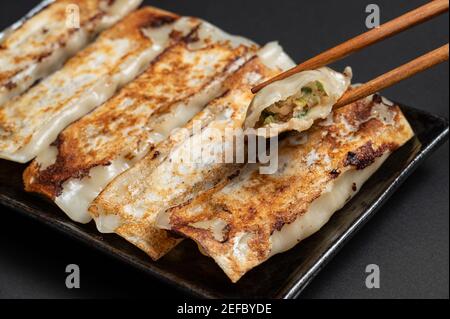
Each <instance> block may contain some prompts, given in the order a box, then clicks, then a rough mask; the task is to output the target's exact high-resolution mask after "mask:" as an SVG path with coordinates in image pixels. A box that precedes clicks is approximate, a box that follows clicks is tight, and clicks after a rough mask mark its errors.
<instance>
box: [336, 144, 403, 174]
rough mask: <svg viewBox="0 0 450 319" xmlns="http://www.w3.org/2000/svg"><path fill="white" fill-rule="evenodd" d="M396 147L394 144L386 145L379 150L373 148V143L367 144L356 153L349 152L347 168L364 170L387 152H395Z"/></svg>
mask: <svg viewBox="0 0 450 319" xmlns="http://www.w3.org/2000/svg"><path fill="white" fill-rule="evenodd" d="M395 148H396V146H395V145H393V144H384V145H382V146H381V147H380V148H378V149H377V150H375V149H374V148H373V144H372V142H371V141H369V142H367V143H366V144H364V145H363V146H361V147H360V148H358V149H357V150H356V151H354V152H348V153H347V158H346V159H345V161H344V165H345V166H349V165H351V166H355V167H356V169H358V170H362V169H365V168H366V167H368V166H370V165H372V164H373V163H374V162H375V160H376V159H377V158H378V157H381V156H382V155H383V154H384V152H385V151H386V150H393V149H395Z"/></svg>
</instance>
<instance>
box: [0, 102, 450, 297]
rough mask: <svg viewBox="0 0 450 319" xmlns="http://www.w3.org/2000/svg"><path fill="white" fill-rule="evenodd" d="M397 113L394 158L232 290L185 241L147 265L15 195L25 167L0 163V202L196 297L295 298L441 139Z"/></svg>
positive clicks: (120, 244)
mask: <svg viewBox="0 0 450 319" xmlns="http://www.w3.org/2000/svg"><path fill="white" fill-rule="evenodd" d="M402 110H403V112H404V113H405V115H406V117H407V118H408V120H409V122H410V123H411V126H412V127H413V129H414V132H415V133H416V136H415V137H414V138H413V139H412V140H411V141H410V142H408V143H407V144H406V145H405V146H403V147H402V148H401V149H399V150H398V151H397V152H395V153H394V154H393V155H392V156H391V157H390V158H389V159H388V160H387V161H386V162H385V163H384V165H383V167H382V168H381V169H380V170H378V172H377V173H376V174H375V175H373V176H372V177H371V178H370V180H369V181H368V182H367V183H366V184H365V185H364V187H363V188H362V189H361V191H360V192H359V194H358V195H357V196H356V197H355V198H353V200H352V201H350V202H349V203H348V204H347V205H346V206H345V207H344V208H343V209H342V210H340V211H339V212H337V213H336V214H335V215H334V216H333V218H332V219H331V220H330V222H329V223H328V224H327V225H325V227H323V228H322V229H321V230H320V231H319V232H318V233H316V234H315V235H313V236H312V237H310V238H308V239H307V240H305V241H304V242H302V243H301V244H299V245H297V247H295V248H294V249H292V250H290V251H288V252H286V253H284V254H281V255H277V256H275V257H273V258H271V259H270V260H269V261H267V262H266V263H264V264H263V265H261V266H259V267H257V268H255V269H253V270H252V271H250V272H249V273H248V274H247V275H245V276H244V277H243V278H242V279H241V280H240V281H239V282H238V283H237V284H232V283H231V282H230V281H229V280H228V278H227V277H226V276H225V274H224V273H223V272H222V271H221V270H220V268H219V267H218V266H217V265H216V264H215V263H214V261H213V260H212V259H210V258H208V257H205V256H203V255H201V254H200V253H199V251H198V249H197V247H196V246H195V244H194V243H193V242H191V241H187V240H186V241H184V242H183V243H182V244H180V245H179V246H178V247H176V248H175V249H174V250H173V251H172V252H170V253H169V254H168V255H167V256H165V257H164V258H162V259H161V260H159V261H158V262H153V261H152V260H151V259H150V258H149V257H148V256H147V255H145V254H144V253H143V252H141V251H140V250H138V249H137V248H135V247H134V246H132V245H131V244H129V243H127V242H126V241H125V240H123V239H121V238H119V237H118V236H116V235H102V234H100V233H98V232H97V231H96V229H95V226H94V225H93V223H91V224H89V225H80V224H77V223H75V222H72V221H71V220H69V218H67V217H66V216H65V215H64V214H63V213H62V212H61V211H60V210H59V209H58V208H57V207H56V206H55V205H54V204H53V203H50V202H49V201H46V200H44V199H42V198H40V197H39V196H36V195H33V194H29V193H26V192H25V191H24V190H23V184H22V172H23V170H24V169H25V165H20V164H16V163H12V162H7V161H1V160H0V203H1V204H3V205H5V206H8V207H10V208H13V209H14V210H16V211H17V212H19V213H22V214H25V215H27V216H30V217H33V218H35V219H37V220H39V221H41V222H43V223H44V224H47V225H49V226H51V227H53V228H55V229H57V230H59V231H61V232H63V233H65V234H68V235H70V236H72V237H75V238H77V239H79V240H81V241H83V242H85V243H86V244H88V245H89V246H92V247H94V248H96V249H98V250H100V251H103V252H106V253H108V254H110V255H112V256H114V257H116V258H118V259H120V260H122V261H124V262H126V263H128V264H130V265H131V266H133V267H136V268H138V269H141V270H143V271H145V272H147V273H148V274H150V275H151V276H154V277H156V278H158V279H160V280H163V281H165V282H167V283H168V284H170V285H173V286H174V287H178V288H181V289H183V290H185V291H187V292H189V293H191V294H192V295H194V296H197V297H209V298H255V297H264V298H295V297H297V296H298V295H299V294H300V293H301V291H302V290H303V289H304V288H305V287H306V286H307V285H308V283H309V282H310V281H311V280H312V279H313V278H314V277H315V276H316V275H317V273H318V272H319V271H320V270H321V269H322V268H323V267H324V266H325V265H326V264H327V262H328V261H329V260H330V259H331V258H332V257H333V256H334V255H335V254H336V253H337V252H338V251H339V250H340V248H341V247H342V246H343V245H344V244H345V243H346V242H347V240H349V239H350V238H351V236H352V235H354V234H355V233H356V232H357V231H358V230H359V229H360V228H361V227H362V226H363V225H364V223H365V222H367V221H368V220H369V218H370V217H372V216H373V215H374V214H375V212H376V211H377V210H378V209H379V208H380V207H381V206H382V205H383V203H384V202H385V201H386V200H387V199H388V198H389V197H390V196H391V195H392V194H393V193H394V191H395V190H396V189H397V188H398V187H399V186H400V185H401V184H402V183H403V182H404V181H405V180H406V178H407V177H408V176H409V175H410V174H411V173H412V172H413V171H414V170H415V169H416V168H417V167H418V166H419V165H420V163H421V162H422V161H424V160H425V158H426V157H427V156H428V155H430V154H431V153H432V152H433V151H434V150H435V149H436V148H438V147H439V146H440V145H441V144H442V143H443V142H445V141H446V140H447V138H448V121H447V120H446V119H443V118H439V117H437V116H434V115H431V114H428V113H425V112H422V111H419V110H416V109H413V108H410V107H402Z"/></svg>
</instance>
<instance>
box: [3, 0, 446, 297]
mask: <svg viewBox="0 0 450 319" xmlns="http://www.w3.org/2000/svg"><path fill="white" fill-rule="evenodd" d="M38 2H39V1H36V0H34V1H31V0H14V1H1V2H0V29H3V28H4V27H6V26H8V25H10V24H11V23H13V22H14V21H15V20H16V19H18V18H20V17H21V16H22V15H23V14H25V13H26V12H27V11H28V10H29V9H30V8H31V7H32V6H33V5H35V4H37V3H38ZM146 2H147V3H149V4H152V5H154V6H157V7H161V8H165V9H168V10H173V11H175V12H177V13H180V14H183V15H195V16H199V17H201V18H204V19H206V20H208V21H210V22H212V23H214V24H216V25H217V26H219V27H221V28H223V29H225V30H227V31H228V32H231V33H235V34H240V35H243V36H246V37H248V38H251V39H253V40H255V41H257V42H258V43H261V44H263V43H265V42H268V41H272V40H278V41H279V42H280V43H281V44H282V45H283V47H284V48H285V49H286V51H287V52H288V53H289V54H290V55H291V56H292V57H293V58H294V60H296V61H302V60H304V59H306V58H308V57H311V56H313V55H315V54H317V53H319V52H321V51H323V50H325V49H327V48H329V47H331V46H334V45H336V44H338V43H340V42H342V41H344V40H345V39H348V38H350V37H352V36H354V35H357V34H359V33H362V32H364V31H366V27H365V18H366V13H365V8H366V5H368V4H369V3H370V2H368V1H361V0H346V1H337V0H320V1H318V0H316V1H294V0H275V1H262V0H226V1H225V0H214V1H211V0H190V1H186V0H178V1H175V0H174V1H163V0H153V1H146ZM376 3H377V4H378V5H379V6H380V8H381V19H382V22H383V21H387V20H390V19H392V18H394V17H396V16H398V15H400V14H402V13H404V12H406V11H408V10H410V9H412V8H415V7H417V6H419V5H422V4H424V3H426V1H423V0H409V1H400V0H396V1H392V0H391V1H387V0H377V1H376ZM448 26H449V22H448V14H446V15H444V16H441V17H439V18H437V19H435V20H433V21H431V22H429V23H427V24H425V25H422V26H419V27H416V28H414V29H413V30H410V31H408V32H406V33H404V34H401V35H398V36H396V37H395V38H393V39H390V40H387V41H384V42H383V43H381V44H377V45H375V46H373V47H371V48H368V49H365V50H364V52H361V53H357V54H354V55H352V56H351V57H349V58H347V59H345V60H344V61H343V62H340V63H337V64H336V65H334V67H335V68H337V69H339V70H341V69H342V68H343V67H344V66H345V65H347V64H348V65H351V66H352V67H353V70H354V74H355V81H356V82H364V81H367V80H369V79H371V78H372V77H374V76H376V75H379V74H382V73H384V72H385V71H387V70H390V69H392V68H394V67H396V66H399V65H401V64H403V63H405V62H407V61H409V60H411V59H413V58H415V57H417V56H419V55H421V54H423V53H425V52H427V51H429V50H431V49H435V48H437V47H439V46H441V45H443V44H445V43H447V42H448ZM448 74H449V73H448V63H445V64H444V65H440V66H438V67H435V68H434V69H432V70H429V71H426V72H425V73H422V74H420V75H418V76H416V77H414V78H411V79H408V80H406V81H404V82H403V83H400V84H398V85H396V86H395V87H393V88H390V89H387V90H385V91H384V95H385V96H387V97H389V98H391V99H393V100H396V101H399V102H401V103H403V104H406V105H410V106H413V107H416V108H421V109H424V110H427V111H430V112H432V113H435V114H439V115H441V116H444V117H446V118H448V113H449V94H448V86H449V75H448ZM448 163H449V145H448V143H446V144H445V145H444V146H443V147H441V148H440V149H439V150H438V151H437V152H436V153H435V154H434V155H433V156H432V157H431V158H429V159H428V160H427V161H426V163H425V164H423V165H422V166H421V167H420V168H419V169H418V170H417V171H416V172H415V173H414V174H413V175H412V176H411V177H410V178H409V179H408V181H407V182H406V183H405V184H404V185H403V186H402V187H401V188H400V189H399V190H398V191H397V192H396V194H395V195H394V196H393V197H392V198H391V199H390V200H389V201H388V202H387V203H386V204H385V205H384V207H383V208H382V209H381V210H380V211H379V212H378V213H377V214H376V216H375V217H374V218H373V219H372V220H371V221H370V222H369V223H368V224H367V225H366V226H364V228H363V229H362V230H361V231H360V232H359V233H358V234H357V235H356V236H355V237H354V238H353V239H352V240H351V241H350V242H349V243H348V244H347V245H346V246H345V247H344V248H343V249H342V251H341V252H340V253H339V254H338V255H337V256H336V257H335V258H334V259H333V260H332V261H331V262H330V263H329V264H328V265H327V267H326V268H325V269H324V270H323V271H322V272H321V273H320V274H319V276H318V277H317V278H316V279H315V280H314V281H313V282H312V283H311V284H310V286H309V287H308V288H307V289H306V290H305V292H304V293H303V294H302V296H301V297H303V298H449V186H448V185H449V164H448ZM0 210H1V214H2V215H1V216H2V217H1V223H0V225H1V226H2V227H1V231H0V298H105V297H141V298H148V297H150V298H152V297H175V296H182V295H181V294H180V292H178V291H174V290H172V289H170V288H168V287H166V286H164V285H163V284H161V283H159V282H157V281H155V280H153V279H152V278H150V277H148V276H147V275H145V274H142V273H140V272H138V271H135V270H133V269H131V268H130V267H128V266H126V265H123V264H122V263H120V262H118V261H115V260H113V259H111V258H109V257H106V256H104V255H102V254H100V253H98V252H96V251H94V250H91V249H90V248H87V247H86V246H84V245H83V244H80V243H78V242H76V241H74V240H71V239H69V238H67V237H65V236H64V235H62V234H60V233H57V232H54V231H53V230H51V229H49V228H47V227H44V226H42V225H41V224H38V223H37V222H34V221H32V220H31V219H28V218H26V217H22V216H18V214H16V213H14V212H12V211H9V210H7V209H5V208H3V207H0ZM68 264H78V265H79V266H80V268H81V289H73V290H69V289H67V288H66V286H65V278H66V274H65V267H66V265H68ZM368 264H377V265H379V267H380V271H381V288H380V289H373V290H369V289H367V288H366V287H365V277H366V274H365V268H366V265H368Z"/></svg>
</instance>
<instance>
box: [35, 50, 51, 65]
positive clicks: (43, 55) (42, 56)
mask: <svg viewBox="0 0 450 319" xmlns="http://www.w3.org/2000/svg"><path fill="white" fill-rule="evenodd" d="M51 54H52V53H51V52H45V53H43V54H41V55H39V56H38V57H37V58H36V60H37V61H38V62H39V63H40V62H42V61H43V60H45V59H46V58H48V57H49V56H50V55H51Z"/></svg>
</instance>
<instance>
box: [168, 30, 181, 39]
mask: <svg viewBox="0 0 450 319" xmlns="http://www.w3.org/2000/svg"><path fill="white" fill-rule="evenodd" d="M169 37H170V38H171V39H172V40H174V41H180V40H181V39H182V38H183V32H181V31H178V30H172V32H170V35H169Z"/></svg>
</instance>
